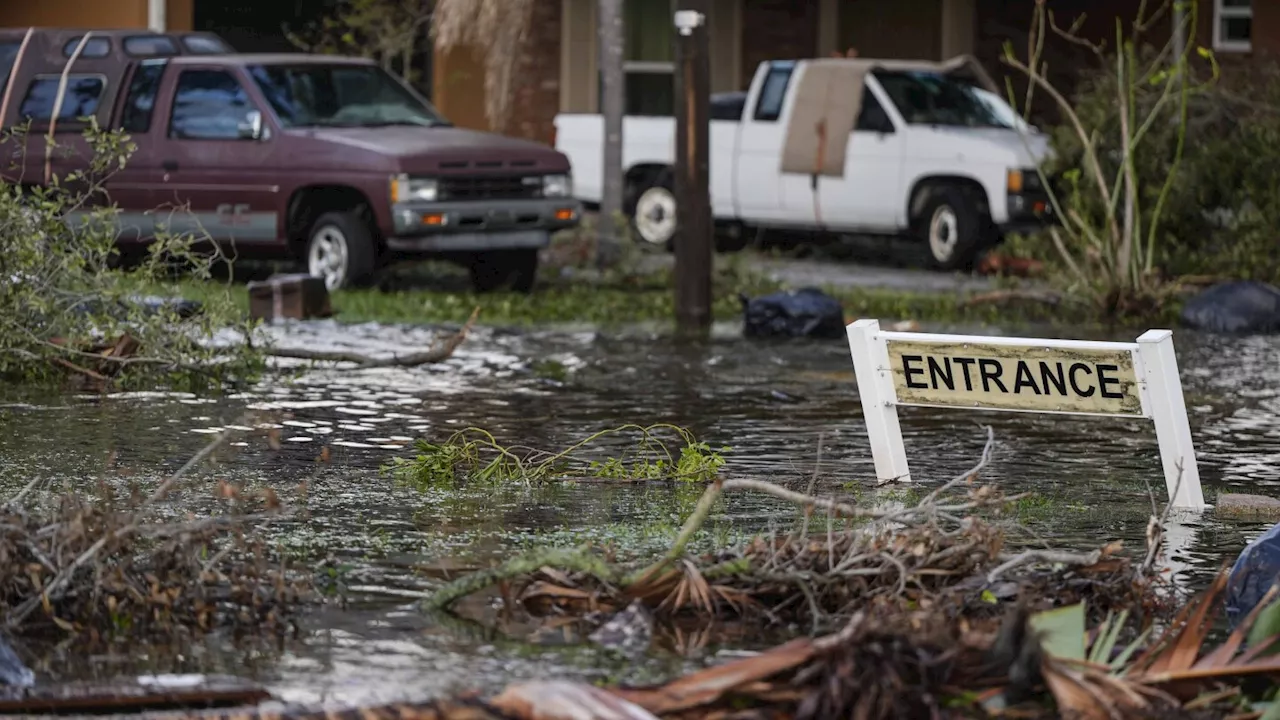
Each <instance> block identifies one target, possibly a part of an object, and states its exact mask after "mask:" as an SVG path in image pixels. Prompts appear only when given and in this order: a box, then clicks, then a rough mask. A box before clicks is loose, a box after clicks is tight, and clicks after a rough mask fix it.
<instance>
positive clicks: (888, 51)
mask: <svg viewBox="0 0 1280 720" xmlns="http://www.w3.org/2000/svg"><path fill="white" fill-rule="evenodd" d="M942 3H943V0H844V1H843V2H841V3H840V5H839V8H838V13H839V25H838V27H839V36H838V39H837V43H836V50H837V51H845V50H848V49H849V48H853V49H856V50H857V51H858V55H860V56H862V57H869V58H886V59H894V60H940V59H942V58H941V53H942Z"/></svg>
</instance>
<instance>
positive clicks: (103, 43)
mask: <svg viewBox="0 0 1280 720" xmlns="http://www.w3.org/2000/svg"><path fill="white" fill-rule="evenodd" d="M83 38H84V36H83V35H79V36H77V37H73V38H71V39H70V40H68V41H67V44H66V45H63V46H62V56H63V57H71V56H72V55H74V54H75V52H76V46H78V45H79V44H80V40H81V39H83ZM110 54H111V41H110V40H108V39H106V38H99V37H91V38H89V39H88V40H86V41H85V43H84V49H83V50H81V51H80V57H82V58H104V57H106V56H107V55H110Z"/></svg>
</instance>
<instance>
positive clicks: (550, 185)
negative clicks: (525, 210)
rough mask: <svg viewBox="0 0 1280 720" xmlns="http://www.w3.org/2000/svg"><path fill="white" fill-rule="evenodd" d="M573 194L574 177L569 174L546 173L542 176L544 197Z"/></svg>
mask: <svg viewBox="0 0 1280 720" xmlns="http://www.w3.org/2000/svg"><path fill="white" fill-rule="evenodd" d="M572 194H573V179H572V178H570V177H569V176H568V175H546V176H544V177H543V178H542V196H543V197H569V196H570V195H572Z"/></svg>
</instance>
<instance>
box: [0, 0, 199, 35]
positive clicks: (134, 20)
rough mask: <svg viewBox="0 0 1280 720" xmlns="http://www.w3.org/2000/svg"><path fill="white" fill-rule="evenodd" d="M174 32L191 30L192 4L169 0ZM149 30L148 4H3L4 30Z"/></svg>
mask: <svg viewBox="0 0 1280 720" xmlns="http://www.w3.org/2000/svg"><path fill="white" fill-rule="evenodd" d="M166 6H167V14H168V25H169V29H171V30H190V29H191V24H192V0H166ZM31 25H36V26H42V27H76V28H145V27H146V26H147V0H39V2H34V1H28V2H18V1H16V0H9V1H8V2H0V27H27V26H31Z"/></svg>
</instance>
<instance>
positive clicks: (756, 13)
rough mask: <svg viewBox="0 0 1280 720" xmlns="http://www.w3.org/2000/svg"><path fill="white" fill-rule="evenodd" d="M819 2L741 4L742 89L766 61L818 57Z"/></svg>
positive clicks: (770, 0)
mask: <svg viewBox="0 0 1280 720" xmlns="http://www.w3.org/2000/svg"><path fill="white" fill-rule="evenodd" d="M818 15H819V2H818V0H742V73H741V75H740V84H741V89H743V90H745V89H746V88H747V87H749V86H750V85H751V79H752V78H754V77H755V74H756V68H757V67H759V65H760V63H762V62H764V61H766V60H777V59H779V58H808V57H816V56H817V54H818Z"/></svg>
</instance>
